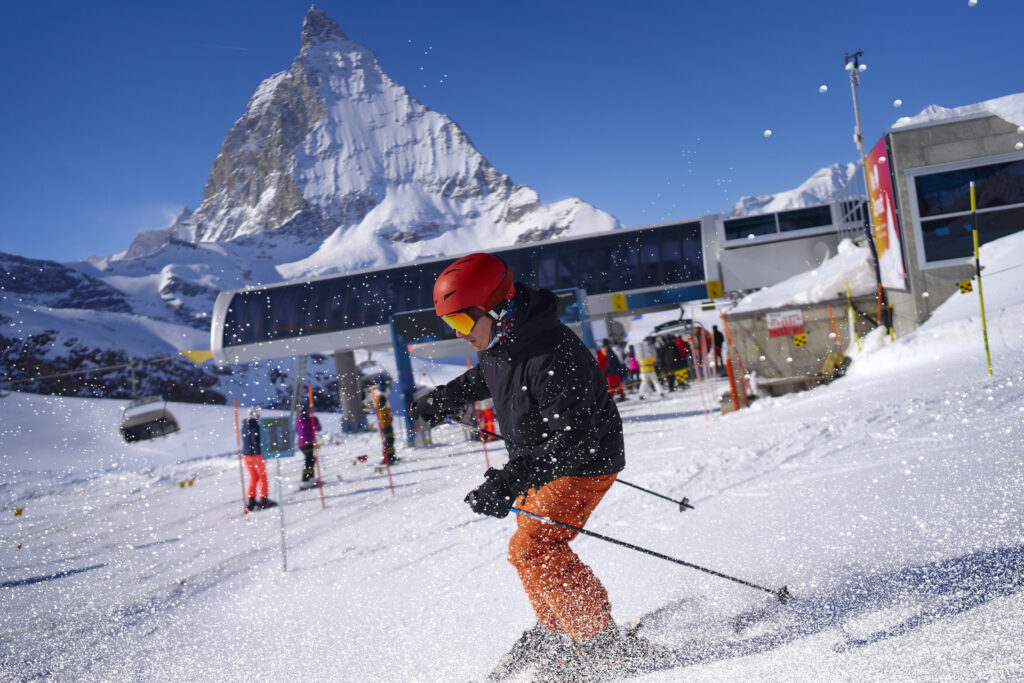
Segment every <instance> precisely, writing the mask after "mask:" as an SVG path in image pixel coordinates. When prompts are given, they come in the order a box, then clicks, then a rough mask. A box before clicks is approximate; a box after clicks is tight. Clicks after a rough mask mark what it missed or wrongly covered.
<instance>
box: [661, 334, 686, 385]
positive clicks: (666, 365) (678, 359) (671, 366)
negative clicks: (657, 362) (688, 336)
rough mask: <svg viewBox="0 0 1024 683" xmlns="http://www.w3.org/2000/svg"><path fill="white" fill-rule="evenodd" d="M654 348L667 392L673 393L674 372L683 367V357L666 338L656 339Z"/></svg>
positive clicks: (673, 343)
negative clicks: (656, 351)
mask: <svg viewBox="0 0 1024 683" xmlns="http://www.w3.org/2000/svg"><path fill="white" fill-rule="evenodd" d="M655 346H656V347H657V349H658V357H659V358H660V359H661V371H662V373H664V376H665V382H666V383H667V384H668V390H669V391H675V390H676V372H677V371H678V370H680V369H681V368H682V367H683V357H682V355H680V353H679V349H678V348H677V347H676V345H675V342H674V341H672V339H671V338H669V337H668V336H662V337H658V341H656V342H655Z"/></svg>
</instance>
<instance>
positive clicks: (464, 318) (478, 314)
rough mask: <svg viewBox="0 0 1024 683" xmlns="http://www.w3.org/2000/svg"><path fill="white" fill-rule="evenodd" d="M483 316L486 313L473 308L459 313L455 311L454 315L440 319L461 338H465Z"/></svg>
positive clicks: (443, 316)
mask: <svg viewBox="0 0 1024 683" xmlns="http://www.w3.org/2000/svg"><path fill="white" fill-rule="evenodd" d="M485 315H487V311H485V310H483V309H481V308H477V307H476V306H473V307H471V308H466V309H463V310H461V311H456V312H455V313H448V314H446V315H442V316H441V319H442V320H444V321H445V322H446V323H448V327H450V328H452V329H453V330H455V331H456V332H458V333H459V334H461V335H462V336H466V335H467V334H469V333H470V332H472V331H473V327H475V326H476V323H477V321H478V320H480V318H483V317H484V316H485Z"/></svg>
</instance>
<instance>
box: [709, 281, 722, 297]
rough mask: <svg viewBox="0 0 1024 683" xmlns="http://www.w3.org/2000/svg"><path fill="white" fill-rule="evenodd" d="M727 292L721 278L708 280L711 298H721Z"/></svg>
mask: <svg viewBox="0 0 1024 683" xmlns="http://www.w3.org/2000/svg"><path fill="white" fill-rule="evenodd" d="M723 294H725V292H724V291H723V290H722V281H721V280H709V281H708V298H709V299H720V298H722V295H723Z"/></svg>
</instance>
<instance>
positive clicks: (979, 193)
mask: <svg viewBox="0 0 1024 683" xmlns="http://www.w3.org/2000/svg"><path fill="white" fill-rule="evenodd" d="M972 180H973V181H975V193H976V197H977V205H978V208H979V209H991V208H996V207H1000V206H1006V205H1007V204H1024V160H1021V161H1008V162H1003V163H998V164H987V165H985V166H975V167H974V168H961V169H957V170H955V171H945V172H943V173H930V174H928V175H921V176H917V177H916V178H915V179H914V187H915V190H916V192H917V207H918V209H919V211H920V213H921V216H922V217H927V216H938V215H942V214H949V213H961V212H968V211H970V210H971V187H970V185H971V181H972Z"/></svg>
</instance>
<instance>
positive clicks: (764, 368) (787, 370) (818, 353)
mask: <svg viewBox="0 0 1024 683" xmlns="http://www.w3.org/2000/svg"><path fill="white" fill-rule="evenodd" d="M826 304H827V305H831V306H832V315H833V316H834V317H835V321H836V329H838V331H839V345H841V346H842V348H843V351H844V352H846V353H849V350H850V345H851V344H853V343H854V342H853V341H852V339H851V337H850V324H849V320H850V318H849V306H848V305H847V303H846V300H845V299H836V300H834V301H825V302H822V303H817V304H804V305H797V304H793V305H789V306H781V307H778V308H771V309H762V310H759V311H750V312H747V313H726V314H725V320H726V322H728V323H729V331H730V332H731V333H732V337H733V340H734V341H735V342H736V348H737V350H738V351H739V354H740V359H741V360H742V361H743V367H744V369H745V370H746V371H747V372H756V373H757V375H758V377H761V378H766V379H767V378H773V377H796V376H801V375H816V374H818V373H819V372H821V366H822V364H824V362H825V358H826V357H827V356H828V354H829V352H831V351H836V350H838V347H837V345H836V340H835V339H833V337H832V336H831V335H832V323H831V321H830V320H829V314H828V308H827V306H826ZM853 305H854V308H855V309H856V310H857V311H858V312H860V313H863V314H864V315H866V316H867V317H868V318H870V320H867V319H865V318H864V316H857V323H856V329H857V333H858V334H859V335H860V336H864V335H865V334H867V333H868V332H870V331H871V330H873V329H874V328H875V323H874V320H875V314H876V311H877V305H876V300H875V298H874V297H857V298H854V300H853ZM793 309H800V311H801V313H802V314H803V318H804V331H805V333H806V336H807V344H806V346H797V345H796V342H795V340H794V338H793V337H776V338H769V337H768V324H767V322H766V316H767V314H768V313H774V312H779V311H788V310H793ZM726 344H728V339H727V340H726ZM854 348H856V347H854Z"/></svg>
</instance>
